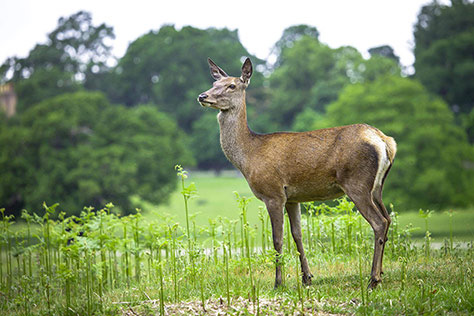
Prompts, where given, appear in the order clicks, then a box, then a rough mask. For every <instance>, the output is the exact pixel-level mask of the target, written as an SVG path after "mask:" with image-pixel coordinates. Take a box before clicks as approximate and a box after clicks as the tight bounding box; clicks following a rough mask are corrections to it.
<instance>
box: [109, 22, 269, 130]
mask: <svg viewBox="0 0 474 316" xmlns="http://www.w3.org/2000/svg"><path fill="white" fill-rule="evenodd" d="M243 56H249V53H248V52H247V50H246V49H245V48H244V47H243V46H242V44H241V43H240V41H239V38H238V34H237V31H230V30H227V29H221V30H219V29H215V28H209V29H207V30H200V29H196V28H194V27H190V26H187V27H183V28H182V29H181V30H177V29H176V28H175V27H174V26H171V25H167V26H163V27H161V28H160V30H159V31H157V32H149V33H148V34H146V35H143V36H141V37H140V38H138V39H137V40H135V41H134V42H133V43H131V44H130V46H129V47H128V50H127V52H126V54H125V56H123V58H122V59H121V60H120V61H119V63H118V65H117V67H116V68H115V70H114V72H113V76H115V79H113V81H112V82H114V83H116V85H115V87H114V89H113V91H109V92H108V95H109V97H110V98H111V100H113V101H114V102H117V103H121V104H126V105H128V106H131V105H136V104H140V103H150V102H152V103H154V104H157V105H158V107H159V109H160V110H162V111H164V112H166V113H169V114H170V115H172V116H173V117H174V118H175V119H177V120H178V123H179V125H180V127H181V128H183V129H184V130H186V131H187V132H189V131H191V128H192V124H193V122H194V121H195V120H196V119H198V118H199V117H200V116H201V115H202V113H203V111H202V109H201V108H200V106H199V104H198V103H197V102H195V100H196V97H197V95H198V94H199V93H201V92H202V91H205V90H207V89H209V87H210V84H211V82H212V80H211V77H210V75H209V68H208V65H207V62H206V60H207V58H208V57H212V59H213V60H215V61H216V62H218V63H219V64H221V65H225V68H226V70H228V72H229V74H230V75H231V74H235V75H237V74H240V67H241V58H242V57H243ZM253 61H254V64H256V65H257V66H256V69H257V70H258V67H259V66H258V65H259V64H262V61H260V60H258V59H257V58H253ZM252 80H253V83H252V87H253V88H252V89H257V88H258V87H259V86H261V82H262V80H263V76H262V75H261V74H260V73H258V72H257V73H256V76H255V78H253V77H252ZM252 89H249V94H250V95H251V94H252Z"/></svg>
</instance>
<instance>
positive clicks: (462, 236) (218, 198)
mask: <svg viewBox="0 0 474 316" xmlns="http://www.w3.org/2000/svg"><path fill="white" fill-rule="evenodd" d="M188 182H194V183H195V185H196V187H197V197H196V198H193V199H191V200H190V205H189V207H190V214H198V215H197V216H195V217H194V220H195V221H196V224H198V225H207V224H208V220H209V218H211V219H217V218H218V217H219V216H221V217H226V218H228V219H230V220H239V217H240V213H239V212H238V211H237V199H236V197H235V194H234V193H233V191H236V192H238V193H239V194H240V195H241V196H245V197H252V200H251V202H250V204H249V210H248V222H249V223H250V224H251V225H258V224H259V217H258V213H259V211H260V208H262V207H263V208H264V206H265V205H264V204H263V202H261V201H260V200H258V199H257V198H256V197H255V196H254V195H253V193H252V191H251V190H250V188H249V186H248V184H247V182H246V181H245V179H244V178H243V177H237V176H236V173H233V174H227V175H226V176H220V177H216V176H214V175H213V174H209V173H202V172H201V173H191V174H190V176H189V179H188ZM387 204H388V203H387ZM387 206H388V205H387ZM143 209H144V210H146V212H145V215H144V216H145V217H147V218H153V217H154V216H156V214H167V215H169V216H170V217H172V218H173V219H174V220H175V221H176V222H178V223H180V224H181V225H183V224H185V213H184V208H183V196H182V195H181V194H180V190H176V192H175V193H173V194H172V196H171V198H170V201H169V204H167V205H160V206H158V207H157V206H154V205H150V204H146V203H144V207H143ZM264 211H265V213H266V210H265V209H264ZM397 211H398V213H399V222H400V225H401V226H402V227H405V226H406V225H409V224H412V225H413V227H414V228H415V229H414V230H413V232H412V235H413V237H415V238H423V237H424V236H425V222H424V219H423V218H421V217H420V216H419V214H418V211H413V210H409V211H403V210H398V209H397ZM452 221H453V237H454V238H455V240H456V241H471V240H474V208H471V209H465V210H455V212H454V215H453V217H452ZM429 231H430V232H431V237H432V238H433V240H434V241H435V242H442V241H443V240H444V239H445V238H449V234H450V226H449V215H448V214H446V212H444V211H441V210H435V212H434V214H433V216H432V217H431V218H430V220H429Z"/></svg>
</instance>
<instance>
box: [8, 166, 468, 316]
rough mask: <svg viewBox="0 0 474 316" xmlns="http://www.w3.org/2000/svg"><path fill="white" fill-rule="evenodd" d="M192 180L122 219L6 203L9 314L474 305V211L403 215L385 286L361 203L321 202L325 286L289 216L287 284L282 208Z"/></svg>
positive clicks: (310, 213)
mask: <svg viewBox="0 0 474 316" xmlns="http://www.w3.org/2000/svg"><path fill="white" fill-rule="evenodd" d="M178 175H179V176H180V177H181V178H180V187H179V189H178V190H177V193H176V194H175V195H173V196H172V198H171V199H170V201H169V204H168V205H165V206H159V207H154V206H152V205H146V204H143V211H139V212H137V213H136V214H133V215H129V216H120V215H119V214H116V213H115V207H114V206H113V205H112V204H108V205H106V206H105V207H104V208H103V209H101V210H93V209H91V208H85V209H84V211H83V212H82V214H81V215H80V216H78V217H65V215H64V214H63V213H59V214H58V212H57V210H56V208H57V206H56V205H52V206H48V205H44V211H43V212H41V213H38V214H33V213H28V212H24V213H23V215H22V222H21V224H20V223H15V221H20V220H19V219H13V218H11V217H9V216H6V215H4V212H3V211H2V218H1V219H2V222H1V223H0V237H1V238H0V247H1V248H0V256H1V258H0V259H1V264H0V281H1V282H0V314H2V315H179V314H181V315H190V314H196V315H225V314H229V315H269V314H270V315H303V314H311V315H313V314H318V315H328V314H362V315H366V314H375V315H387V314H393V315H400V314H426V315H435V314H452V315H458V314H472V313H473V312H474V293H473V291H472V288H473V275H472V266H473V263H474V258H473V248H472V224H471V223H472V222H473V220H472V219H473V214H472V213H473V212H472V211H470V210H464V211H462V210H456V211H455V212H443V211H436V212H434V213H433V212H431V211H428V210H423V211H416V212H414V211H412V212H405V213H403V212H401V211H400V212H399V211H397V210H396V208H395V209H393V210H392V218H393V223H392V226H391V228H390V232H389V242H388V243H387V246H386V250H385V256H384V275H383V278H382V279H383V281H382V283H381V284H380V286H379V287H378V288H377V289H375V290H371V291H369V290H368V289H367V285H368V279H369V272H370V264H371V259H372V255H373V233H372V230H371V229H370V227H369V225H368V224H367V223H366V222H365V220H364V219H363V218H362V217H361V216H360V215H359V214H358V212H356V211H355V209H354V206H353V204H352V202H350V201H348V200H347V199H339V200H338V201H337V202H335V203H332V204H330V205H328V204H314V203H310V204H307V205H306V209H307V210H306V212H305V213H304V215H303V217H302V226H303V235H304V243H305V249H306V252H307V256H308V261H309V265H310V268H311V271H312V273H313V275H314V278H313V284H312V285H311V286H308V287H306V286H303V285H302V283H301V276H300V271H299V260H298V256H297V253H296V249H295V246H294V243H293V240H292V239H291V235H290V234H289V224H288V220H286V223H285V243H284V254H283V256H282V257H281V259H282V260H281V262H282V267H283V271H284V273H283V275H284V283H283V286H282V287H280V288H278V289H274V288H273V282H274V259H275V253H274V251H273V244H272V241H271V229H270V224H269V220H268V215H267V214H266V211H265V209H263V208H262V206H263V205H262V204H261V203H260V202H258V201H257V200H256V199H250V198H249V197H250V196H252V195H251V193H250V189H249V188H248V186H247V184H246V183H245V180H244V179H242V178H236V177H234V176H232V175H227V176H223V177H218V178H216V177H210V176H209V175H206V174H197V175H196V176H193V175H191V176H190V177H189V178H187V173H186V172H185V171H183V170H178ZM233 191H236V192H237V193H234V192H233ZM148 208H149V209H148ZM411 222H414V223H415V225H418V226H419V227H420V228H415V225H413V224H412V223H411ZM288 236H290V237H289V238H288ZM460 241H462V242H460ZM435 242H436V243H438V246H437V247H433V243H435Z"/></svg>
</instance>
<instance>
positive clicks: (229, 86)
mask: <svg viewBox="0 0 474 316" xmlns="http://www.w3.org/2000/svg"><path fill="white" fill-rule="evenodd" d="M207 62H208V63H209V68H210V69H211V76H212V78H214V80H215V81H214V83H213V85H212V88H211V89H209V90H207V91H206V92H203V93H201V94H200V95H199V97H198V101H199V103H201V105H202V106H205V107H211V108H214V109H217V110H221V111H227V110H232V109H235V108H237V107H239V106H243V104H244V102H242V100H245V89H246V88H247V86H248V85H249V82H250V77H251V76H252V62H251V61H250V58H247V59H246V60H245V62H244V64H243V66H242V75H241V76H240V77H229V75H227V74H226V72H225V71H224V70H222V69H221V68H220V67H219V66H217V65H216V64H215V63H214V62H213V61H212V60H211V59H210V58H208V60H207Z"/></svg>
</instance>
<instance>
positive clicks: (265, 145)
mask: <svg viewBox="0 0 474 316" xmlns="http://www.w3.org/2000/svg"><path fill="white" fill-rule="evenodd" d="M208 63H209V66H210V70H211V75H212V77H213V78H214V79H215V81H214V83H213V86H212V88H211V89H209V90H207V91H206V92H203V93H201V94H200V95H199V97H198V101H199V103H200V104H201V105H202V106H205V107H210V108H213V109H216V110H219V114H218V115H217V119H218V121H219V126H220V143H221V146H222V150H223V152H224V154H225V155H226V157H227V158H228V159H229V161H230V162H231V163H232V164H233V165H234V166H235V167H236V168H238V169H239V170H240V171H241V172H242V174H243V176H244V177H245V179H246V180H247V182H248V184H249V186H250V188H251V190H252V192H253V193H254V194H255V196H256V197H257V198H258V199H260V200H262V201H263V202H264V203H265V205H266V207H267V211H268V214H269V216H270V220H271V224H272V237H273V245H274V247H275V250H276V251H277V257H276V263H277V264H276V272H275V287H278V286H279V285H280V284H281V280H282V279H281V267H280V266H279V265H278V259H279V255H280V254H281V253H282V246H283V245H282V244H283V220H284V216H283V210H284V208H286V211H287V213H288V217H289V219H290V226H291V233H292V235H293V239H294V241H295V243H296V246H297V250H298V252H299V257H300V261H301V270H302V279H303V283H304V284H306V285H309V284H311V278H312V277H313V276H312V275H311V272H310V270H309V267H308V262H307V260H306V256H305V252H304V249H303V243H302V236H301V224H300V218H301V213H300V203H301V202H307V201H321V200H330V199H335V198H337V197H340V196H343V195H344V194H347V196H348V197H349V198H350V199H351V200H352V201H353V202H354V204H355V206H356V207H357V209H358V210H359V212H360V213H361V214H362V216H363V217H364V218H365V219H366V220H367V221H368V222H369V224H370V225H371V227H372V229H373V231H374V235H375V238H374V239H375V246H374V257H373V261H372V272H371V277H370V281H369V287H370V288H374V287H376V286H377V284H378V283H379V282H380V281H381V273H382V257H383V251H384V246H385V242H386V241H387V233H388V228H389V226H390V222H391V220H390V216H389V213H388V211H387V209H386V207H385V206H384V204H383V202H382V188H383V184H384V181H385V178H386V176H387V174H388V172H389V170H390V167H391V166H392V163H393V159H394V158H395V153H396V150H397V149H396V143H395V140H394V139H393V138H392V137H388V136H386V135H384V134H383V133H382V132H381V131H379V130H378V129H377V128H375V127H372V126H369V125H366V124H355V125H348V126H340V127H333V128H326V129H320V130H315V131H308V132H298V133H297V132H277V133H270V134H258V133H254V132H253V131H252V130H251V129H250V128H249V127H248V124H247V113H246V103H245V90H246V88H247V86H248V84H249V82H250V77H251V76H252V71H253V70H252V63H251V61H250V59H249V58H247V59H246V60H245V62H244V64H243V66H242V74H241V76H240V77H230V76H228V75H227V74H226V73H225V71H224V70H222V69H221V68H219V67H218V66H217V65H216V64H215V63H214V62H213V61H212V60H211V59H208Z"/></svg>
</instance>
